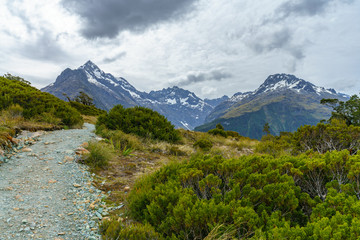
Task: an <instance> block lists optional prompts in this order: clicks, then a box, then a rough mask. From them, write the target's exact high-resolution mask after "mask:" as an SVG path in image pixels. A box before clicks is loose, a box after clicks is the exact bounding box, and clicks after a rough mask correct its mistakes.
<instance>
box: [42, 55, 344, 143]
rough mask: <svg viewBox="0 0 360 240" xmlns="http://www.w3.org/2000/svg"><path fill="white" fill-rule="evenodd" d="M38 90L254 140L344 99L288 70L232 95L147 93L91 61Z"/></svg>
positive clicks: (312, 119) (315, 117)
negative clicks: (145, 111) (84, 97)
mask: <svg viewBox="0 0 360 240" xmlns="http://www.w3.org/2000/svg"><path fill="white" fill-rule="evenodd" d="M42 91H45V92H49V93H51V94H53V95H55V96H57V97H59V98H61V99H64V100H66V99H67V98H66V96H65V95H64V94H66V95H67V96H68V97H70V98H72V99H73V98H74V97H75V96H77V95H78V94H79V92H80V91H82V92H85V93H87V94H88V95H89V96H90V97H92V98H93V100H94V104H95V106H96V107H98V108H101V109H104V110H109V109H111V108H112V107H113V106H114V105H116V104H121V105H123V106H124V107H133V106H144V107H148V108H151V109H153V110H155V111H157V112H159V113H160V114H162V115H164V116H165V117H167V119H168V120H169V121H171V122H172V124H174V125H175V127H178V128H184V129H189V130H192V129H195V130H197V131H208V130H209V129H212V128H215V126H216V124H217V123H221V124H222V125H223V126H224V128H225V129H226V130H232V131H236V132H239V133H240V134H241V135H243V136H247V137H251V138H256V139H260V138H261V137H262V135H263V134H264V133H263V132H262V130H263V126H264V124H265V123H269V126H270V131H271V133H272V134H275V135H278V134H280V132H288V131H290V132H292V131H295V130H296V129H297V128H298V127H299V126H301V125H304V124H309V125H314V124H317V123H318V122H319V121H321V120H322V119H328V118H329V117H330V114H331V109H329V108H328V107H327V106H324V105H321V104H320V100H321V99H323V98H337V99H339V100H341V101H346V100H347V99H348V98H349V96H348V95H346V94H342V93H338V92H336V91H335V90H334V89H325V88H323V87H318V86H315V85H314V84H312V83H310V82H308V81H305V80H303V79H300V78H297V77H296V76H294V75H290V74H274V75H270V76H269V77H268V78H267V79H266V80H265V82H264V83H263V84H261V85H260V86H259V88H257V89H256V90H254V91H250V92H244V93H242V92H238V93H236V94H234V95H233V96H232V97H231V98H229V97H227V96H223V97H221V98H218V99H201V98H199V97H198V96H196V95H195V93H193V92H190V91H188V90H185V89H182V88H179V87H176V86H174V87H169V88H164V89H162V90H157V91H151V92H149V93H146V92H141V91H138V90H137V89H136V88H135V87H134V86H132V85H131V84H130V83H129V82H128V81H127V80H126V79H124V78H122V77H114V76H113V75H112V74H110V73H105V72H104V71H102V70H101V69H100V68H99V67H98V66H96V65H95V64H94V63H93V62H91V61H88V62H86V63H85V64H84V65H82V66H80V67H79V68H77V69H73V70H72V69H69V68H67V69H65V70H64V71H63V72H62V73H61V74H60V75H59V76H58V77H57V78H56V81H55V82H54V83H52V84H50V85H49V86H47V87H45V88H43V89H42Z"/></svg>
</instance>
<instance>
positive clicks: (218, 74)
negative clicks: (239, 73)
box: [176, 69, 232, 86]
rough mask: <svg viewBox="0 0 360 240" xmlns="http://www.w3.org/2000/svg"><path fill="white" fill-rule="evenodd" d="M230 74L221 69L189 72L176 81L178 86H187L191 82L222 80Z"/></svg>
mask: <svg viewBox="0 0 360 240" xmlns="http://www.w3.org/2000/svg"><path fill="white" fill-rule="evenodd" d="M231 77H232V74H230V73H227V72H224V71H223V70H219V69H216V70H212V71H210V72H199V73H190V74H188V75H187V76H186V77H184V78H182V79H180V80H178V81H177V82H176V84H177V85H179V86H187V85H190V84H193V83H199V82H205V81H222V80H224V79H227V78H231Z"/></svg>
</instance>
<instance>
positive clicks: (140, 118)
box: [96, 105, 180, 143]
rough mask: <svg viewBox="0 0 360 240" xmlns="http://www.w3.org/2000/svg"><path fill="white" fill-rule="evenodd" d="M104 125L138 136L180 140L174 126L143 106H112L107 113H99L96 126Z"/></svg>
mask: <svg viewBox="0 0 360 240" xmlns="http://www.w3.org/2000/svg"><path fill="white" fill-rule="evenodd" d="M102 125H105V126H106V127H107V128H108V129H110V130H121V131H123V132H125V133H132V134H136V135H138V136H140V137H146V138H150V139H158V140H163V141H168V142H171V143H174V142H177V141H179V140H180V134H179V132H178V131H177V130H175V129H174V126H173V125H172V124H171V123H170V122H169V121H168V120H167V119H166V118H165V117H164V116H162V115H160V114H159V113H157V112H155V111H153V110H151V109H148V108H144V107H134V108H127V109H125V108H123V107H122V106H121V105H117V106H115V107H113V108H112V109H111V110H110V111H109V113H108V114H104V115H101V116H100V117H99V119H98V121H97V123H96V126H97V127H100V126H102Z"/></svg>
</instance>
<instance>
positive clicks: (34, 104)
mask: <svg viewBox="0 0 360 240" xmlns="http://www.w3.org/2000/svg"><path fill="white" fill-rule="evenodd" d="M7 77H8V78H5V77H0V89H1V92H0V111H3V110H6V109H8V108H9V107H11V106H14V105H19V106H20V107H21V108H22V110H21V117H23V118H24V119H27V120H30V119H31V120H34V121H37V122H46V123H53V124H57V125H61V126H68V127H76V126H82V123H83V119H82V117H81V115H80V113H79V112H78V111H77V110H76V109H74V108H73V107H71V106H70V105H69V104H68V103H66V102H65V101H62V100H60V99H58V98H57V97H55V96H53V95H51V94H49V93H45V92H41V91H40V90H38V89H36V88H34V87H32V86H30V84H29V83H28V82H26V81H25V80H23V79H21V78H19V77H13V76H11V75H8V76H7Z"/></svg>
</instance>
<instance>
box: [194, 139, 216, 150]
mask: <svg viewBox="0 0 360 240" xmlns="http://www.w3.org/2000/svg"><path fill="white" fill-rule="evenodd" d="M193 146H194V147H195V148H200V149H201V150H203V151H209V150H210V149H211V148H212V147H213V143H212V142H211V141H209V140H207V139H200V140H198V141H196V142H195V143H194V145H193Z"/></svg>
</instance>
